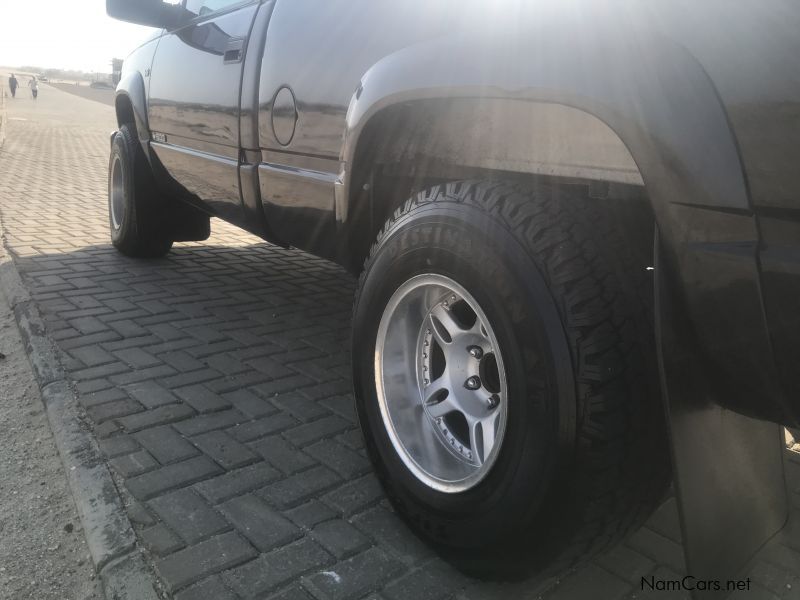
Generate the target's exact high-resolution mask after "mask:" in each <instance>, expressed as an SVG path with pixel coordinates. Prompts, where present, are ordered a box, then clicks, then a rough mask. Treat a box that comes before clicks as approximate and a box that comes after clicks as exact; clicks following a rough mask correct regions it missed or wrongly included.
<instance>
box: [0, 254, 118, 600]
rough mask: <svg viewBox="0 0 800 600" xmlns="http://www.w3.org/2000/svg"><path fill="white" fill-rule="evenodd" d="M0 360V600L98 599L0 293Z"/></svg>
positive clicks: (59, 467) (80, 535)
mask: <svg viewBox="0 0 800 600" xmlns="http://www.w3.org/2000/svg"><path fill="white" fill-rule="evenodd" d="M0 260H2V258H0ZM0 353H2V357H0V599H2V600H6V599H9V600H10V599H13V600H21V599H23V598H31V599H36V600H45V599H48V600H49V599H52V600H72V599H75V600H88V599H90V598H92V599H100V598H103V593H102V591H101V587H100V583H99V581H98V580H96V579H95V575H94V569H93V567H92V561H91V558H90V557H89V551H88V549H87V547H86V541H85V539H84V535H83V529H82V528H81V524H80V521H79V520H78V514H77V512H76V510H75V505H74V503H73V500H72V496H71V495H70V492H69V488H68V486H67V480H66V477H65V476H64V472H63V471H62V468H63V467H62V465H61V459H60V458H59V456H58V452H57V450H56V447H55V442H54V441H53V436H52V434H51V433H50V426H49V424H48V422H47V416H46V414H45V412H44V406H43V405H42V401H41V398H40V396H39V390H38V388H37V386H36V384H35V382H34V380H33V374H32V372H31V368H30V364H29V363H28V358H27V356H26V354H25V350H24V348H23V346H22V341H21V340H20V337H19V332H18V330H17V326H16V323H15V321H14V317H13V316H12V315H11V313H10V311H9V309H8V306H7V304H6V301H5V298H4V297H3V296H2V294H0Z"/></svg>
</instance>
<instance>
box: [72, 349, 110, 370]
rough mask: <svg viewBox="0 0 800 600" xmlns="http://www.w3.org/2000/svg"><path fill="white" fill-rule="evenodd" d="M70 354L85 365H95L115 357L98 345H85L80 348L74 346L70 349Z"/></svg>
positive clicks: (108, 361)
mask: <svg viewBox="0 0 800 600" xmlns="http://www.w3.org/2000/svg"><path fill="white" fill-rule="evenodd" d="M70 354H71V355H72V356H74V357H75V358H77V359H78V360H79V361H81V362H82V363H83V364H84V365H86V366H87V367H96V366H98V365H104V364H107V363H110V362H114V361H116V360H117V359H116V358H114V356H112V355H111V354H109V353H108V352H106V351H105V350H103V349H102V348H101V347H100V346H85V347H82V348H75V349H74V350H72V351H70Z"/></svg>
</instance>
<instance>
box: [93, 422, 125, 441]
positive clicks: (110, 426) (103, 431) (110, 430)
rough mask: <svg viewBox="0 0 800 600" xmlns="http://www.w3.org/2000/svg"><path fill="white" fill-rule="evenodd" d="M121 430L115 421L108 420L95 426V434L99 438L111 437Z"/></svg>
mask: <svg viewBox="0 0 800 600" xmlns="http://www.w3.org/2000/svg"><path fill="white" fill-rule="evenodd" d="M118 431H119V426H118V425H117V424H116V423H115V422H114V421H106V422H105V423H101V424H100V425H97V426H96V427H95V428H94V435H95V437H97V439H100V440H102V439H104V438H107V437H110V436H112V435H114V434H115V433H117V432H118Z"/></svg>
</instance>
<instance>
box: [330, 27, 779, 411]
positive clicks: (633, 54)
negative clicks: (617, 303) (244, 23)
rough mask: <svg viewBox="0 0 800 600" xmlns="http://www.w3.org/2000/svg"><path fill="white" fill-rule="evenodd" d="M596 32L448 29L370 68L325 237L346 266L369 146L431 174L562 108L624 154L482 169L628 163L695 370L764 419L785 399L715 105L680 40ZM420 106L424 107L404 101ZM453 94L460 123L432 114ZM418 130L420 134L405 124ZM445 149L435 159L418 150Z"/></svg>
mask: <svg viewBox="0 0 800 600" xmlns="http://www.w3.org/2000/svg"><path fill="white" fill-rule="evenodd" d="M609 40H610V38H607V37H604V36H602V35H598V36H594V37H591V38H585V39H579V41H577V43H576V40H575V39H574V38H571V37H570V38H569V39H564V38H563V36H561V38H559V37H558V36H557V35H556V34H555V33H547V32H543V36H542V37H541V38H536V39H535V40H533V41H531V42H529V43H527V45H523V46H522V47H520V45H519V44H510V45H509V46H508V47H505V48H498V47H494V48H486V47H483V46H481V45H480V44H475V43H474V40H469V41H464V40H459V39H457V38H449V39H444V40H437V41H434V42H429V43H425V44H421V45H418V46H412V47H409V48H406V49H404V50H401V51H399V52H397V53H395V54H392V55H390V56H388V57H386V58H384V59H383V60H382V61H380V62H379V63H377V64H376V65H374V66H373V67H372V68H371V69H370V70H369V71H368V72H367V73H366V74H365V75H364V77H363V78H362V80H361V84H360V85H359V87H358V89H357V90H356V92H355V94H354V95H353V97H352V101H351V103H350V106H349V109H348V113H347V127H346V131H345V136H344V144H343V149H342V153H341V156H340V160H341V161H342V164H343V165H344V177H343V178H342V181H341V184H340V185H339V186H338V187H337V190H336V214H337V220H338V222H339V227H340V231H341V232H342V234H343V235H341V238H340V239H342V240H346V242H345V243H346V244H348V247H347V248H344V249H342V251H341V252H342V254H343V255H344V256H345V259H344V261H343V262H347V261H348V260H349V261H350V262H349V264H350V265H351V266H354V267H355V268H358V261H359V258H360V256H361V255H362V253H363V252H364V251H365V250H366V249H368V248H369V244H371V242H372V237H373V236H374V230H371V229H369V228H365V225H364V224H365V223H370V227H374V226H376V225H377V226H378V227H379V226H380V224H381V221H380V215H382V214H385V212H382V210H383V211H385V207H381V205H380V202H379V201H378V200H377V199H376V198H375V197H374V194H372V193H371V191H373V188H372V185H371V184H372V177H373V173H374V166H375V164H376V163H375V160H376V158H377V159H387V158H388V159H390V160H388V163H389V164H393V165H395V166H396V165H398V164H402V163H403V161H402V160H395V159H399V158H400V159H402V158H408V159H409V160H408V161H407V164H408V165H409V166H410V168H413V169H415V170H416V171H415V173H416V174H419V173H420V171H422V172H423V173H424V174H425V175H426V176H428V177H429V178H430V179H433V180H435V179H436V177H437V175H438V176H440V177H441V178H442V179H447V178H448V173H447V170H446V169H442V167H443V166H447V165H448V164H449V165H450V166H457V167H458V168H459V169H463V168H464V167H470V168H473V167H481V168H483V167H489V165H480V164H477V165H476V164H473V163H472V162H471V161H473V160H474V159H475V158H476V156H481V155H483V156H484V157H485V153H483V152H482V149H485V148H487V147H488V148H490V149H495V150H497V149H499V150H500V151H501V152H499V153H498V155H499V154H502V150H504V149H505V148H507V147H508V145H509V142H508V140H511V146H513V147H514V148H515V149H516V150H518V151H521V152H526V151H529V150H530V148H531V147H532V146H534V145H535V144H536V139H535V136H532V135H531V127H530V125H531V123H532V122H535V121H536V120H537V119H539V120H540V121H541V120H545V121H546V120H547V118H546V117H543V116H542V115H545V114H546V113H548V111H549V113H550V114H554V113H553V111H555V112H559V111H560V113H561V114H562V115H569V118H567V119H564V120H562V121H561V122H560V123H559V127H560V128H561V129H558V128H556V130H555V131H562V132H563V131H567V132H569V133H570V135H571V136H573V137H571V138H570V139H571V140H573V141H574V140H576V139H577V140H578V141H579V142H580V135H581V132H580V131H579V130H577V129H576V128H575V124H576V123H580V122H585V123H589V124H591V127H593V128H595V129H596V130H597V131H602V132H603V135H604V139H605V140H606V141H607V143H608V144H609V146H608V147H610V148H612V149H613V150H614V151H615V152H617V153H618V156H619V158H620V159H623V158H625V157H624V154H625V151H627V153H628V157H629V159H628V160H620V161H618V162H619V164H618V165H617V166H620V165H622V166H623V167H624V168H623V169H622V170H621V171H620V170H614V169H608V168H607V167H608V166H609V165H607V164H603V162H602V161H601V160H598V159H600V158H602V155H601V154H599V153H597V152H590V153H588V154H587V155H586V156H585V158H587V160H588V162H585V163H584V164H582V165H581V167H582V168H583V169H584V172H583V173H580V172H576V173H571V174H570V173H568V172H553V173H547V172H546V171H547V169H548V168H549V167H552V165H548V164H547V163H546V162H540V161H537V160H536V159H535V153H528V154H527V155H524V156H523V158H524V160H523V163H524V168H521V169H514V168H510V167H512V166H513V165H514V164H515V161H516V160H517V159H518V158H519V156H514V155H513V154H512V155H508V154H505V155H504V156H503V160H504V161H505V162H503V161H500V162H499V163H498V164H497V165H496V168H495V169H490V168H487V169H485V170H486V172H487V173H489V174H490V175H491V174H495V175H496V174H497V173H500V174H501V175H503V174H507V173H509V172H514V171H520V172H522V173H524V174H528V175H536V176H542V175H555V176H557V177H568V176H572V177H579V178H581V176H582V175H583V176H585V175H588V174H591V176H590V177H588V178H586V179H588V180H590V181H598V180H599V181H604V182H614V181H615V178H616V180H617V182H619V177H618V176H620V174H623V175H624V176H625V177H627V178H628V179H629V180H628V181H627V182H626V183H631V184H634V185H635V184H637V181H635V178H636V177H637V176H638V177H639V178H640V182H641V184H642V185H643V186H644V190H645V191H646V196H647V198H648V200H649V202H650V203H651V206H652V210H653V213H654V215H655V220H656V223H657V225H658V228H659V232H660V236H659V237H660V240H661V245H662V252H661V254H660V268H662V269H664V270H665V271H666V272H668V275H667V280H668V281H670V282H671V285H673V286H674V287H675V289H676V293H677V294H678V296H679V297H681V298H682V299H683V301H684V304H685V307H686V310H687V312H688V314H689V315H690V319H691V322H692V325H693V331H692V332H691V335H692V336H693V337H694V341H693V342H692V344H693V346H694V347H697V348H699V349H701V350H703V351H704V352H703V354H704V360H706V361H707V362H708V363H709V364H710V365H713V368H710V369H709V372H715V373H724V376H725V379H726V381H727V383H729V384H730V385H727V386H725V387H726V390H725V392H722V393H721V394H720V395H721V396H722V395H723V394H724V395H725V396H726V398H725V399H724V400H723V401H722V402H723V403H724V404H727V405H729V406H732V407H735V408H737V409H740V410H742V411H743V412H748V413H750V414H756V415H763V416H768V417H769V418H780V417H779V415H781V414H782V411H783V406H785V405H786V403H785V401H784V400H783V398H782V393H781V391H780V390H779V389H778V388H777V387H776V385H775V382H776V381H778V378H777V377H776V376H775V373H774V360H773V358H772V353H771V344H770V340H769V337H768V334H767V329H766V322H765V318H764V314H763V307H762V302H761V294H760V276H759V270H758V264H757V260H756V250H757V246H758V243H759V237H758V229H757V224H756V220H755V217H754V215H753V212H752V210H751V206H750V200H749V193H748V187H747V181H746V176H745V172H744V169H743V165H742V160H741V157H740V154H739V150H738V144H737V141H736V138H735V134H734V132H733V130H732V128H731V125H730V122H729V120H728V116H727V113H726V110H725V107H724V105H723V104H722V101H721V99H720V97H719V94H718V93H717V90H716V88H715V87H714V85H713V82H712V81H711V79H710V78H709V76H708V75H707V73H706V72H705V70H704V69H703V67H702V65H701V64H700V63H699V62H698V61H697V60H696V59H695V57H693V56H692V55H691V54H690V53H689V52H688V51H687V50H686V49H685V48H683V47H682V46H679V45H677V44H675V43H673V42H671V41H669V40H667V39H665V38H658V37H655V38H654V39H653V41H652V43H650V42H648V52H646V53H642V52H637V51H635V48H631V47H630V44H631V42H629V41H627V40H624V39H622V40H618V39H614V40H612V41H609ZM576 45H577V49H576ZM520 56H525V57H526V60H524V61H523V60H520ZM497 65H503V66H504V67H506V68H497ZM464 106H467V107H471V109H467V110H465V111H464V110H461V108H463V107H464ZM509 106H514V107H515V110H514V111H509V110H507V108H508V107H509ZM420 107H425V108H426V110H422V111H421V113H420V112H419V111H418V109H419V108H420ZM453 107H457V108H458V109H459V110H457V111H455V112H456V114H459V116H460V117H461V120H460V121H459V120H453V119H444V120H442V119H440V118H436V117H437V116H439V117H440V116H441V115H442V114H445V113H446V112H452V111H451V110H450V109H452V108H453ZM520 107H523V108H520ZM554 107H555V108H554ZM520 111H522V112H520ZM520 114H523V115H527V117H526V118H521V117H520ZM526 119H527V120H526ZM419 131H427V135H426V136H425V135H423V136H422V138H421V139H420V138H418V137H415V136H414V135H413V134H414V133H415V132H419ZM575 136H578V137H577V138H576V137H575ZM475 139H480V140H481V142H480V143H479V144H478V146H477V148H478V149H479V151H478V152H472V153H471V152H469V151H465V148H468V147H469V145H470V143H473V141H474V140H475ZM549 139H550V141H552V139H556V138H554V137H553V136H551V137H550V138H549ZM501 141H502V145H500V143H499V142H501ZM432 149H433V150H432ZM442 149H444V150H445V151H444V152H442V151H441V150H442ZM447 156H449V158H450V161H449V163H448V161H447V160H445V161H444V162H443V163H436V162H435V161H434V160H431V159H432V158H444V157H447ZM421 157H422V158H423V159H424V160H423V162H422V163H420V158H421ZM531 157H534V158H533V159H531ZM465 158H466V160H463V159H465ZM453 159H455V160H453ZM593 161H594V162H593ZM537 166H538V168H537ZM567 166H570V165H567ZM571 166H572V167H574V166H575V165H571ZM612 166H613V165H612ZM532 167H533V168H532ZM459 169H456V173H458V172H459ZM543 171H544V173H543ZM451 179H452V178H451ZM397 200H398V199H397V198H395V199H392V200H391V201H389V203H390V205H391V203H392V202H396V201H397ZM400 200H401V201H402V200H404V198H400ZM394 206H396V204H395V205H394ZM390 210H391V209H390ZM376 215H377V216H378V222H374V223H373V222H372V221H375V219H376ZM662 350H663V348H662ZM765 392H766V394H765ZM765 396H766V397H765Z"/></svg>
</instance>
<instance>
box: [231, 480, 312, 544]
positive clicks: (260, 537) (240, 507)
mask: <svg viewBox="0 0 800 600" xmlns="http://www.w3.org/2000/svg"><path fill="white" fill-rule="evenodd" d="M219 508H220V510H221V511H222V512H223V514H225V516H226V517H228V519H229V520H230V522H231V523H233V525H235V526H236V529H237V530H238V531H239V532H241V533H242V535H244V536H245V537H246V538H247V539H248V540H250V543H251V544H253V545H254V546H255V547H256V548H258V549H259V550H261V551H262V552H267V551H269V550H272V549H274V548H277V547H279V546H283V545H285V544H288V543H289V542H291V541H292V540H295V539H297V538H298V537H300V535H301V532H300V530H299V529H298V528H297V527H296V526H295V525H293V524H292V523H291V521H289V520H288V519H286V518H284V517H282V516H281V515H280V513H278V512H276V511H274V510H273V509H272V508H270V507H269V506H267V504H265V503H264V501H263V500H261V499H259V498H257V497H256V496H254V495H252V494H247V495H245V496H238V497H236V498H233V499H231V500H228V501H227V502H225V503H224V504H222V505H220V507H219Z"/></svg>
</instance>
